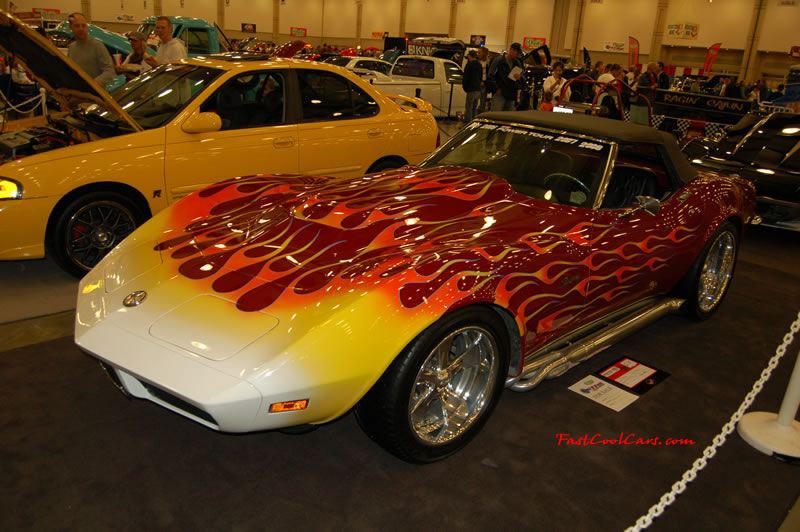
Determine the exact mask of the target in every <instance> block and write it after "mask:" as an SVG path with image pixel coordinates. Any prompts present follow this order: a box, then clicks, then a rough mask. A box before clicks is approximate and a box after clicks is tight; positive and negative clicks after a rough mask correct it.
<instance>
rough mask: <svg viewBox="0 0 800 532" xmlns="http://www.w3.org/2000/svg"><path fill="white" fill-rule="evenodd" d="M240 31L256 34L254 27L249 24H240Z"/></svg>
mask: <svg viewBox="0 0 800 532" xmlns="http://www.w3.org/2000/svg"><path fill="white" fill-rule="evenodd" d="M242 31H243V32H244V33H255V32H256V25H255V24H250V23H249V22H242Z"/></svg>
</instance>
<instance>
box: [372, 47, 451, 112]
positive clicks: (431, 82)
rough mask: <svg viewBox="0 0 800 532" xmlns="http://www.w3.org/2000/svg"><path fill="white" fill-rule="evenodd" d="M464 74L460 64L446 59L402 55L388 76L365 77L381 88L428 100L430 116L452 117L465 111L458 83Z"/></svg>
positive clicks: (393, 92) (385, 90)
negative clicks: (431, 109)
mask: <svg viewBox="0 0 800 532" xmlns="http://www.w3.org/2000/svg"><path fill="white" fill-rule="evenodd" d="M463 77H464V72H463V71H462V70H461V67H460V66H458V64H456V63H454V62H453V61H450V60H449V59H442V58H441V57H430V56H425V55H403V56H400V57H399V58H398V59H397V61H395V63H394V67H392V71H391V74H390V75H389V76H382V75H381V76H372V77H367V76H365V79H369V81H370V83H372V84H373V85H374V86H375V87H376V88H377V89H378V90H380V91H383V92H386V93H392V94H401V95H403V96H411V97H418V98H422V99H423V100H426V101H427V102H430V104H431V105H432V106H433V116H439V117H446V116H448V114H449V116H451V117H455V116H456V115H457V114H458V113H463V112H464V103H465V100H466V98H467V95H466V93H465V92H464V89H463V88H462V87H461V80H462V79H463ZM451 95H452V100H451Z"/></svg>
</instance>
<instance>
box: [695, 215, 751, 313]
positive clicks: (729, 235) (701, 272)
mask: <svg viewBox="0 0 800 532" xmlns="http://www.w3.org/2000/svg"><path fill="white" fill-rule="evenodd" d="M738 253H739V230H738V229H737V227H736V226H735V225H734V224H733V223H731V222H725V223H724V224H722V225H721V226H720V227H719V228H718V229H717V230H716V232H715V233H714V234H713V235H712V237H711V238H710V239H709V240H708V243H707V244H706V246H705V247H704V248H703V252H702V253H700V255H699V256H698V257H697V260H696V261H695V263H694V265H693V266H692V268H691V269H690V270H689V273H687V274H686V277H685V278H684V280H683V289H682V292H683V294H684V296H685V297H687V301H686V303H685V306H684V308H685V310H686V312H687V314H689V315H690V316H692V317H694V318H697V319H700V320H705V319H707V318H709V317H711V315H712V314H714V312H715V311H716V310H717V308H719V305H720V303H722V299H723V298H724V297H725V294H726V293H727V291H728V287H729V286H730V282H731V279H732V278H733V272H734V269H735V268H736V257H737V255H738Z"/></svg>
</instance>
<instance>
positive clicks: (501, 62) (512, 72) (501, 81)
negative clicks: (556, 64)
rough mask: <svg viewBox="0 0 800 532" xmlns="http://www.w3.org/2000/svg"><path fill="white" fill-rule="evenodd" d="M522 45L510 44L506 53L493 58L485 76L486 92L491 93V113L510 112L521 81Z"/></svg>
mask: <svg viewBox="0 0 800 532" xmlns="http://www.w3.org/2000/svg"><path fill="white" fill-rule="evenodd" d="M520 55H522V45H521V44H520V43H518V42H515V43H511V46H510V47H509V48H508V51H507V52H506V53H505V54H504V55H501V56H498V57H495V59H494V61H492V65H491V66H490V67H489V73H488V74H487V76H486V86H487V90H488V91H490V92H491V93H492V103H491V108H492V109H491V110H492V111H510V110H511V109H512V106H513V105H514V102H515V101H516V100H517V91H518V90H519V88H520V85H521V83H522V81H523V78H522V62H521V61H520V60H519V56H520Z"/></svg>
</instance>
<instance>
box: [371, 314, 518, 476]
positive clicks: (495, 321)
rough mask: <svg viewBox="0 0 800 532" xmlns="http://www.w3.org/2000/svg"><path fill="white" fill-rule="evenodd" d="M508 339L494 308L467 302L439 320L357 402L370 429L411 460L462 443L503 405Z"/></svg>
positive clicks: (446, 452)
mask: <svg viewBox="0 0 800 532" xmlns="http://www.w3.org/2000/svg"><path fill="white" fill-rule="evenodd" d="M508 360H509V342H508V337H507V334H506V329H505V326H504V325H503V322H502V320H501V319H500V317H499V316H498V315H497V314H496V313H494V312H493V311H492V310H490V309H486V308H482V307H475V308H467V309H462V310H459V311H456V312H453V313H452V314H449V315H447V316H444V317H443V318H441V319H440V320H439V321H437V322H436V323H434V324H433V325H432V326H430V327H429V328H428V329H426V330H425V331H424V332H423V333H422V334H420V335H419V336H418V337H417V338H416V339H414V341H413V342H411V344H409V346H408V347H406V349H405V350H404V351H403V352H402V353H401V354H400V356H398V357H397V359H395V360H394V362H393V363H392V364H391V365H390V366H389V368H388V369H387V370H386V372H385V373H384V374H383V376H381V378H380V379H379V380H378V382H377V383H376V384H375V386H373V387H372V389H371V390H370V391H369V392H368V393H367V395H366V396H364V398H363V399H362V400H361V401H360V402H359V404H358V405H357V407H356V415H357V416H358V420H359V423H360V424H361V426H362V428H363V429H364V430H365V432H366V433H367V434H368V435H369V436H370V437H371V438H373V439H374V440H376V441H377V442H378V443H379V444H380V445H382V446H383V447H385V448H386V449H387V450H388V451H389V452H391V453H393V454H394V455H396V456H397V457H399V458H401V459H403V460H406V461H408V462H418V463H424V462H433V461H436V460H441V459H443V458H445V457H447V456H450V455H451V454H453V453H455V452H456V451H458V450H459V449H461V448H462V447H464V446H465V445H466V444H467V442H469V440H471V439H472V438H473V437H474V436H475V434H477V433H478V431H479V430H480V429H481V427H482V426H483V424H484V423H485V422H486V420H487V419H488V417H489V414H490V413H491V411H492V410H493V409H494V407H495V405H496V404H497V400H498V399H499V397H500V393H501V392H502V389H503V386H504V384H505V377H506V375H507V373H508Z"/></svg>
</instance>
